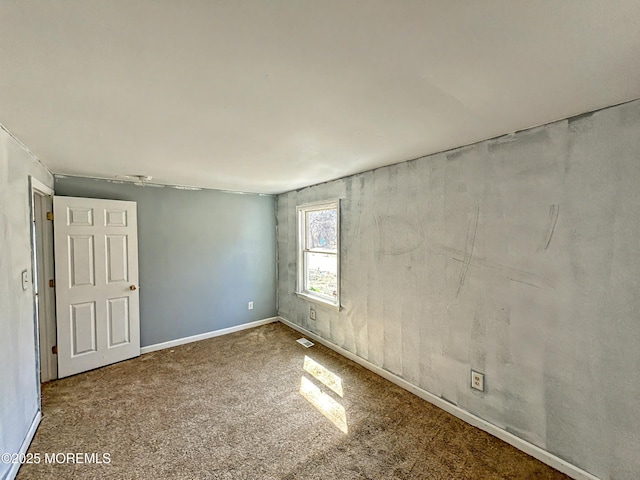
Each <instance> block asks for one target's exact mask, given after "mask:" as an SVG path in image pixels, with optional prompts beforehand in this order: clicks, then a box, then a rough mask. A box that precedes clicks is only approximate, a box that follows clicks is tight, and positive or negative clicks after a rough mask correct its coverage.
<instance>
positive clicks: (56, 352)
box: [51, 345, 58, 355]
mask: <svg viewBox="0 0 640 480" xmlns="http://www.w3.org/2000/svg"><path fill="white" fill-rule="evenodd" d="M51 353H53V354H54V355H57V354H58V345H54V346H53V347H51Z"/></svg>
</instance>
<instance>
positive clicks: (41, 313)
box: [31, 177, 58, 383]
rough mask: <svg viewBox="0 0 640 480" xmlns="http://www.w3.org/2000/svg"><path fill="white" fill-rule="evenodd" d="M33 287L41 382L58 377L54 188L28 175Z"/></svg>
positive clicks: (37, 354) (38, 373) (37, 355)
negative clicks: (29, 179) (53, 219)
mask: <svg viewBox="0 0 640 480" xmlns="http://www.w3.org/2000/svg"><path fill="white" fill-rule="evenodd" d="M31 206H32V208H31V220H32V231H31V236H32V244H33V272H32V278H33V291H34V302H35V325H36V334H37V336H36V338H37V341H36V352H37V353H36V358H37V359H38V369H37V370H38V372H36V373H37V375H39V377H40V378H39V380H40V383H44V382H48V381H50V380H55V379H56V378H58V360H57V355H56V352H55V348H56V342H57V339H56V314H55V311H56V310H55V290H54V287H55V282H54V278H55V277H54V258H53V222H52V221H51V220H50V218H51V216H50V215H51V214H52V212H53V190H52V189H51V188H49V187H47V186H46V185H44V184H43V183H41V182H39V181H38V180H36V179H35V178H33V177H32V178H31Z"/></svg>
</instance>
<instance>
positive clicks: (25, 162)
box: [0, 126, 53, 478]
mask: <svg viewBox="0 0 640 480" xmlns="http://www.w3.org/2000/svg"><path fill="white" fill-rule="evenodd" d="M30 175H31V176H33V177H34V178H36V179H37V180H39V181H41V182H42V183H44V184H45V185H47V186H50V187H53V178H52V176H51V174H50V173H49V172H48V171H47V169H46V168H44V167H43V166H42V164H40V163H39V162H38V161H37V160H36V159H35V158H34V157H33V155H32V154H31V153H29V152H28V151H27V150H26V149H25V148H24V147H23V146H22V145H20V144H19V143H18V142H16V141H15V140H14V139H13V138H12V137H11V136H10V135H9V134H8V133H7V132H6V131H5V130H4V129H3V128H2V127H1V126H0V453H16V452H18V451H19V449H20V445H21V444H22V442H23V441H24V439H25V437H26V435H27V432H28V431H29V427H30V425H31V423H32V421H33V419H34V418H35V415H36V413H37V412H38V409H39V398H38V397H39V395H40V385H39V372H38V371H37V370H36V350H35V348H36V336H35V323H34V309H33V307H34V303H33V289H32V286H31V285H29V288H28V290H27V291H24V290H22V283H21V272H22V271H23V270H27V271H28V272H29V278H31V272H32V260H31V258H32V257H31V230H30V228H31V215H30V213H29V205H30V203H29V197H30V192H29V176H30ZM11 466H12V465H10V464H8V463H2V462H0V478H4V477H5V475H6V474H7V472H8V471H9V468H10V467H11Z"/></svg>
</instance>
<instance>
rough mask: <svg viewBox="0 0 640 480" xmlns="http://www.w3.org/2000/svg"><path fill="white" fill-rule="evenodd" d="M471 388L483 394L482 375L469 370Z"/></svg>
mask: <svg viewBox="0 0 640 480" xmlns="http://www.w3.org/2000/svg"><path fill="white" fill-rule="evenodd" d="M471 388H473V389H475V390H479V391H480V392H484V373H480V372H476V371H475V370H471Z"/></svg>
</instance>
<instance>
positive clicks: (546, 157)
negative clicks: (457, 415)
mask: <svg viewBox="0 0 640 480" xmlns="http://www.w3.org/2000/svg"><path fill="white" fill-rule="evenodd" d="M334 197H341V198H342V199H343V203H342V217H341V218H342V230H341V238H342V248H341V253H342V304H343V307H344V308H343V310H342V311H340V312H336V311H332V310H329V309H322V308H321V307H318V308H317V319H316V321H312V320H310V319H309V305H310V304H309V303H308V302H307V301H305V300H302V299H299V298H298V297H296V296H295V295H294V294H293V292H294V288H295V279H296V270H295V268H296V255H295V244H296V233H295V230H296V228H295V221H296V217H295V207H296V205H299V204H303V203H307V202H311V201H319V200H323V199H327V198H334ZM277 205H278V206H277V211H278V252H279V271H280V277H279V285H278V298H279V314H280V315H282V316H283V317H284V318H287V319H289V320H291V321H293V322H295V323H297V324H299V325H301V326H303V327H305V328H307V329H309V330H311V331H313V332H315V333H317V334H319V335H321V336H322V337H323V338H325V339H327V340H329V341H331V342H333V343H334V344H336V345H338V346H340V347H342V348H345V349H347V350H349V351H351V352H353V353H355V354H357V355H359V356H361V357H362V358H364V359H367V360H369V361H370V362H372V363H374V364H375V365H377V366H380V367H383V368H384V369H386V370H388V371H390V372H392V373H394V374H396V375H399V376H400V377H402V378H404V379H406V380H408V381H409V382H411V383H413V384H415V385H417V386H419V387H422V388H423V389H425V390H428V391H429V392H432V393H434V394H436V395H438V396H441V397H442V398H444V399H446V400H448V401H449V402H452V403H454V404H456V405H458V406H459V407H461V408H463V409H464V410H467V411H469V412H471V413H473V414H475V415H478V416H480V417H482V418H484V419H486V420H488V421H490V422H492V423H494V424H495V425H497V426H499V427H501V428H503V429H505V430H507V431H509V432H512V433H513V434H515V435H517V436H519V437H521V438H523V439H525V440H527V441H529V442H532V443H534V444H536V445H538V446H540V447H542V448H543V449H546V450H547V451H549V452H551V453H553V454H555V455H557V456H559V457H561V458H563V459H565V460H567V461H569V462H570V463H572V464H574V465H577V466H578V467H581V468H583V469H585V470H587V471H589V472H591V473H593V474H594V475H597V476H599V477H601V478H603V479H609V478H616V479H618V480H621V479H637V478H638V477H639V476H640V455H639V452H640V415H639V414H638V413H639V412H640V411H639V402H640V381H639V379H640V376H639V373H638V372H639V371H640V320H639V316H638V315H639V314H638V312H640V294H639V292H640V101H635V102H631V103H628V104H625V105H622V106H617V107H611V108H608V109H605V110H602V111H598V112H596V113H593V114H588V115H582V116H580V117H576V118H572V119H569V120H564V121H559V122H556V123H552V124H549V125H545V126H542V127H539V128H534V129H531V130H527V131H523V132H518V133H516V134H513V135H508V136H505V137H501V138H497V139H493V140H489V141H485V142H481V143H478V144H475V145H472V146H469V147H464V148H461V149H458V150H454V151H451V152H446V153H442V154H437V155H432V156H429V157H425V158H421V159H419V160H415V161H410V162H406V163H401V164H398V165H394V166H390V167H385V168H380V169H377V170H375V171H370V172H366V173H363V174H360V175H355V176H352V177H348V178H344V179H340V180H337V181H334V182H330V183H326V184H322V185H318V186H313V187H309V188H305V189H302V190H300V191H297V192H290V193H287V194H283V195H280V196H279V197H278V204H277ZM471 368H474V369H477V370H480V371H482V372H484V373H485V374H486V379H485V381H486V392H485V393H484V394H482V393H479V392H475V391H472V390H471V389H470V387H469V374H470V369H471Z"/></svg>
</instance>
